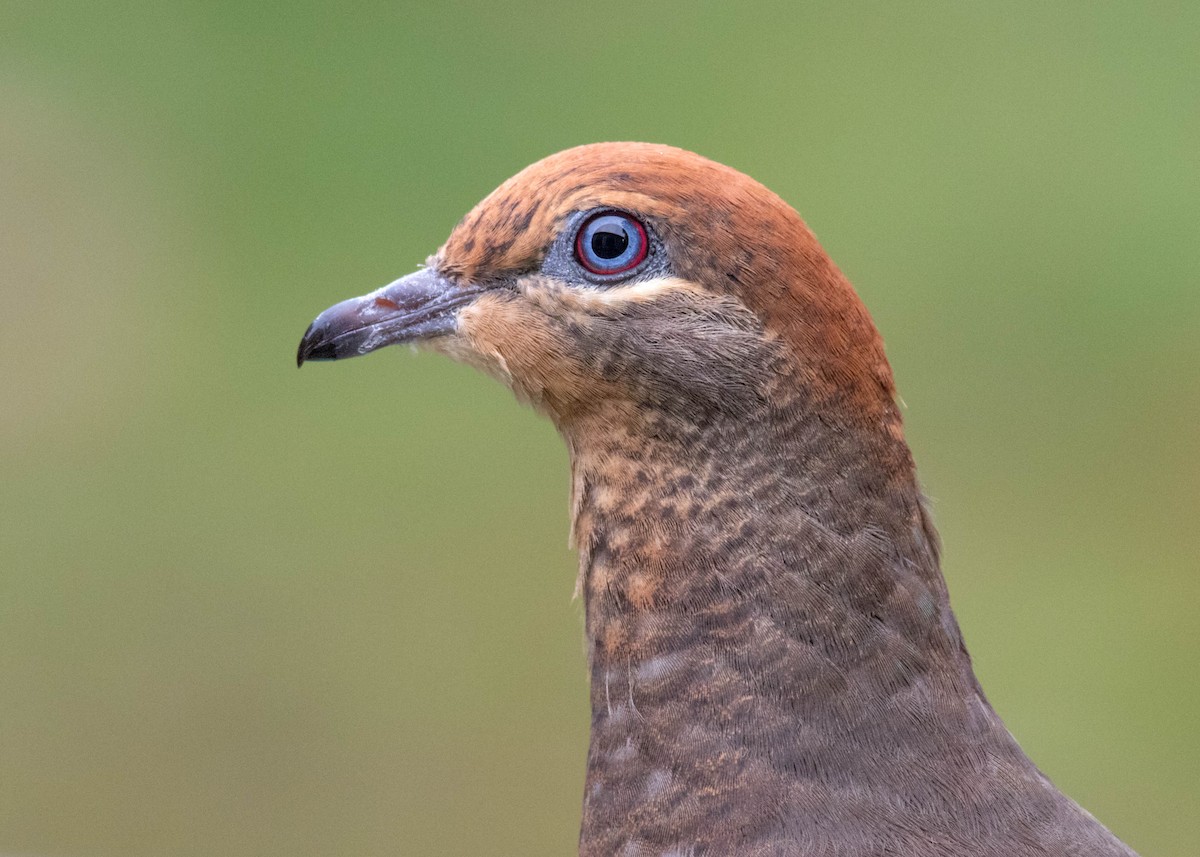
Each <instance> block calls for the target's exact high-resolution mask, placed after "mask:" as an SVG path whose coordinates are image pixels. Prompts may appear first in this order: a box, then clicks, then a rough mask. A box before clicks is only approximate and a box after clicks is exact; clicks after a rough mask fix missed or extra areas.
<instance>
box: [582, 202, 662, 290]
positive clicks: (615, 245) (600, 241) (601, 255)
mask: <svg viewBox="0 0 1200 857" xmlns="http://www.w3.org/2000/svg"><path fill="white" fill-rule="evenodd" d="M649 252H650V240H649V238H648V237H647V236H646V227H644V226H642V224H641V223H639V222H638V220H637V219H636V218H634V217H632V216H630V215H628V214H626V213H625V212H623V211H614V210H607V211H598V212H596V213H595V214H593V215H592V216H591V217H589V218H588V219H587V220H585V221H584V222H583V223H582V224H581V225H580V227H579V231H578V232H576V233H575V261H577V262H578V263H579V264H580V265H581V266H582V267H583V269H584V270H585V271H587V272H588V273H589V274H594V275H596V276H598V277H613V276H616V275H618V274H625V273H628V272H629V271H632V270H633V269H634V268H636V267H637V266H638V265H640V264H642V262H644V261H646V256H647V255H648V254H649Z"/></svg>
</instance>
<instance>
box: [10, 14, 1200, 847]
mask: <svg viewBox="0 0 1200 857" xmlns="http://www.w3.org/2000/svg"><path fill="white" fill-rule="evenodd" d="M1198 44H1200V5H1197V4H1188V3H1161V4H1157V5H1154V4H1136V3H1124V4H1106V3H1095V2H1089V3H1054V4H1046V3H1040V2H1029V3H999V4H984V3H958V2H946V3H926V4H922V5H913V4H890V3H871V4H842V3H828V4H823V5H812V4H805V5H800V4H793V3H779V4H711V5H709V4H692V3H687V4H684V3H678V4H676V3H663V4H643V3H628V2H615V1H614V2H606V3H603V4H594V5H575V4H567V3H558V2H554V3H549V2H547V3H535V2H513V3H504V4H484V3H480V4H476V5H468V4H457V3H445V4H429V5H427V6H415V5H406V4H403V3H348V4H320V3H308V2H289V3H286V4H283V3H279V4H274V5H271V4H247V3H241V2H236V3H235V2H207V3H161V2H143V3H136V2H128V3H124V2H123V3H117V2H92V3H55V2H7V3H4V4H3V6H0V266H2V267H0V278H2V279H0V288H2V293H0V366H2V367H3V368H2V369H0V851H7V852H12V853H20V854H28V855H38V857H42V856H43V855H46V856H47V857H48V856H49V855H54V856H55V857H58V855H61V857H109V855H112V857H116V855H122V857H135V855H147V857H149V855H156V857H158V855H181V856H182V855H188V856H189V857H190V855H205V857H208V855H214V857H215V855H220V857H239V855H256V857H271V855H280V857H282V855H289V857H291V855H392V854H403V855H458V854H465V853H471V854H520V855H563V854H568V853H572V851H573V849H574V847H575V840H576V836H577V829H578V828H577V825H578V818H579V808H580V799H581V792H582V775H583V765H584V754H585V742H586V735H587V724H588V711H587V704H586V677H585V670H584V656H583V645H582V642H581V640H582V633H581V625H580V617H579V613H580V609H579V606H578V605H577V604H573V603H572V601H571V590H572V584H573V579H574V572H575V560H574V557H573V556H572V554H571V553H570V552H569V551H568V549H567V547H566V534H567V525H568V520H567V517H568V516H567V462H566V455H565V452H564V450H563V449H562V447H561V446H560V444H559V442H558V439H557V438H556V437H555V435H554V433H553V431H552V429H551V428H550V426H549V425H548V424H546V423H544V422H543V421H541V420H540V419H538V418H537V417H536V416H535V415H534V414H532V413H530V412H528V411H526V410H523V409H522V408H520V407H519V406H518V405H517V404H515V403H514V402H513V401H512V400H511V398H510V396H509V394H508V393H507V392H506V391H505V390H503V389H501V388H500V387H499V386H498V385H496V384H494V383H492V382H491V381H489V380H487V379H485V378H483V377H480V376H477V375H476V374H474V373H473V372H471V371H470V370H468V369H465V368H463V367H459V366H456V365H453V364H451V363H449V362H448V361H446V360H444V359H442V358H438V357H434V356H429V355H414V354H412V353H410V352H408V351H406V350H403V349H391V350H388V351H385V352H382V353H379V354H375V355H372V356H371V357H370V358H368V359H363V360H355V361H350V362H348V363H340V364H337V365H315V366H310V367H305V369H304V371H301V372H298V371H296V368H295V365H294V362H293V361H294V352H295V346H296V344H297V341H298V339H299V337H300V335H301V334H302V333H303V332H304V329H305V327H306V325H307V324H308V322H309V321H310V320H311V319H312V317H313V316H314V315H316V313H317V312H319V311H320V310H322V309H323V308H325V307H326V306H327V305H329V304H331V303H333V302H335V301H337V300H340V299H342V298H345V297H349V296H352V295H356V294H361V293H363V292H365V291H368V290H370V289H372V288H374V287H376V286H378V285H381V284H383V283H385V282H387V281H389V280H390V279H392V278H393V277H395V276H397V275H400V274H403V273H407V272H408V271H410V270H412V269H413V268H414V267H415V266H416V264H417V263H419V262H421V261H422V260H423V259H424V258H425V256H426V254H428V253H429V252H431V251H432V250H434V249H435V248H436V247H437V246H438V245H439V243H440V242H441V240H442V239H443V238H444V237H445V235H446V234H447V233H448V231H449V229H450V228H451V227H452V226H453V224H454V223H455V222H456V221H457V219H458V218H459V217H460V216H461V215H462V214H463V213H464V212H465V211H467V209H468V208H469V207H470V206H471V205H473V204H474V203H475V202H476V201H477V200H478V199H480V198H481V197H482V196H483V195H484V194H485V193H487V192H488V191H489V190H491V189H492V187H494V186H495V185H496V184H498V183H499V182H500V181H501V180H503V179H504V178H506V177H507V176H509V175H510V174H511V173H513V172H515V171H516V170H517V169H519V168H521V167H523V166H524V165H526V164H527V163H529V162H531V161H533V160H535V159H537V158H539V157H542V156H544V155H546V154H548V153H550V152H553V151H556V150H558V149H561V148H564V147H567V146H570V145H574V144H578V143H583V142H589V141H594V140H606V139H644V140H651V141H656V142H669V143H673V144H676V145H679V146H684V147H687V148H691V149H694V150H697V151H699V152H701V153H703V154H706V155H708V156H710V157H713V158H715V159H717V160H721V161H724V162H727V163H729V164H731V165H733V166H735V167H737V168H739V169H742V170H744V171H746V172H748V173H750V174H752V175H754V176H755V177H757V178H758V179H760V180H761V181H763V182H765V183H766V184H767V185H768V186H770V187H772V188H773V189H774V190H776V191H778V192H779V193H780V194H782V195H783V196H784V197H785V198H786V199H788V200H789V201H791V202H792V203H793V204H794V205H796V206H797V208H799V209H800V211H801V212H802V213H803V214H804V216H805V217H806V218H807V219H808V221H809V223H810V224H811V225H812V226H813V228H814V229H815V230H816V232H817V233H818V234H819V235H820V236H821V238H822V240H823V241H824V242H825V244H826V246H827V248H828V249H829V251H830V252H831V254H832V255H833V257H834V258H835V259H836V260H837V261H838V262H839V264H840V265H841V266H842V267H843V268H844V269H845V270H846V271H847V272H848V274H849V275H850V277H851V279H852V280H853V281H854V282H855V283H856V284H857V286H858V288H859V291H860V292H861V294H862V295H863V297H864V298H865V300H866V301H867V303H868V305H869V306H870V308H871V310H872V312H873V313H874V316H875V318H876V320H877V322H878V324H879V326H880V327H881V328H882V330H883V332H884V335H885V338H886V340H887V342H888V347H889V354H890V356H891V358H892V361H893V363H894V366H895V369H896V372H897V376H898V380H899V384H900V388H901V390H902V393H903V395H904V399H905V401H906V403H907V420H908V431H909V436H910V439H911V442H912V445H913V447H914V449H915V453H916V456H917V460H918V462H919V465H920V468H921V473H922V476H923V479H924V482H925V485H926V487H927V490H928V491H929V493H930V494H931V495H932V497H933V498H934V501H935V511H936V515H937V520H938V522H939V524H940V527H941V530H942V533H943V536H944V539H945V542H946V555H945V571H946V575H947V577H948V579H949V583H950V588H951V592H952V595H953V599H954V604H955V606H956V608H957V611H958V614H959V617H960V620H961V622H962V625H963V627H964V629H965V632H966V636H967V641H968V644H969V645H970V647H971V649H972V651H973V653H974V656H975V660H976V663H977V666H978V671H979V673H980V675H981V678H982V680H983V683H984V685H985V687H987V689H988V691H989V694H990V696H991V699H992V700H993V702H994V703H995V705H996V706H997V708H998V709H999V711H1000V712H1001V714H1002V715H1003V716H1004V717H1005V719H1006V721H1007V722H1008V724H1009V726H1010V727H1011V728H1012V730H1013V731H1014V732H1015V733H1016V735H1017V736H1018V738H1019V739H1020V741H1021V742H1022V744H1023V745H1024V746H1025V748H1026V749H1027V750H1028V751H1029V752H1030V754H1031V755H1032V756H1033V758H1034V759H1035V760H1036V761H1038V763H1039V764H1040V765H1041V766H1042V767H1043V768H1044V770H1046V771H1047V772H1048V774H1049V775H1050V776H1051V777H1052V778H1053V779H1054V780H1055V781H1056V782H1057V783H1058V784H1059V785H1061V786H1062V787H1063V788H1065V789H1066V790H1067V791H1069V792H1070V793H1071V794H1072V795H1074V796H1075V797H1076V798H1077V799H1078V800H1079V801H1080V802H1081V803H1083V805H1084V806H1086V807H1087V808H1089V809H1090V810H1091V811H1093V812H1094V813H1095V814H1096V815H1097V816H1098V817H1100V818H1101V819H1102V820H1104V821H1105V822H1106V823H1107V824H1108V825H1109V826H1110V827H1111V828H1112V829H1113V830H1114V831H1115V832H1117V833H1118V834H1119V835H1120V836H1122V837H1124V838H1125V839H1127V840H1128V841H1129V842H1130V843H1131V844H1132V845H1134V846H1135V847H1136V848H1138V849H1139V850H1141V851H1142V852H1143V853H1144V854H1145V855H1161V857H1183V855H1190V854H1194V853H1195V849H1196V842H1197V838H1198V836H1200V829H1198V824H1200V820H1198V812H1197V808H1198V806H1200V735H1198V723H1200V719H1198V718H1197V714H1196V711H1197V708H1198V707H1200V682H1198V669H1200V659H1198V655H1200V621H1198V620H1197V604H1198V600H1200V573H1198V572H1200V559H1198V558H1200V520H1198V516H1197V512H1198V511H1200V252H1198V249H1197V248H1198V247H1200V241H1198V239H1197V224H1198V223H1200V51H1197V45H1198Z"/></svg>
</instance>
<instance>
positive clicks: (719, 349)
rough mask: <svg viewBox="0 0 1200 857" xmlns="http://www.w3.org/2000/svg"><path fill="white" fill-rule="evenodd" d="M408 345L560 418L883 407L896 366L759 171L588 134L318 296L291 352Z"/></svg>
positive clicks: (890, 406)
mask: <svg viewBox="0 0 1200 857" xmlns="http://www.w3.org/2000/svg"><path fill="white" fill-rule="evenodd" d="M403 342H409V343H419V344H420V345H422V346H425V347H429V348H431V349H434V350H437V351H441V352H443V353H445V354H448V355H450V356H452V357H454V358H455V359H458V360H461V361H464V362H466V363H469V364H471V365H474V366H477V367H479V368H481V369H483V370H485V371H487V372H488V373H490V374H492V375H494V376H496V377H497V378H499V379H501V380H502V381H503V382H504V383H506V384H507V385H508V386H509V387H511V388H512V390H513V391H514V392H515V393H516V394H517V395H518V397H519V398H521V399H523V400H525V401H528V402H529V403H531V404H533V405H534V406H535V407H537V408H539V409H540V410H543V411H545V412H546V413H547V414H549V415H550V416H551V417H552V418H553V419H554V420H555V422H556V423H558V424H559V426H560V428H563V429H565V430H569V429H570V428H571V427H572V426H574V425H577V424H579V422H580V421H581V420H584V419H585V418H586V417H587V416H588V415H594V414H596V413H600V412H611V411H612V410H613V409H616V410H626V411H630V410H632V411H636V412H639V413H647V412H663V411H666V412H670V413H673V414H676V415H682V416H683V417H684V418H686V419H708V418H712V417H713V416H715V415H719V414H722V413H729V412H738V413H744V412H745V411H747V410H750V409H754V408H756V407H758V406H760V405H761V403H762V402H763V401H767V400H770V399H772V397H774V398H776V399H778V398H779V395H780V390H786V391H790V394H789V395H801V396H802V398H803V401H804V403H805V406H806V407H813V408H819V409H821V410H822V411H823V412H824V413H827V414H828V415H829V416H830V417H832V418H835V419H840V420H845V421H853V422H861V421H864V420H865V421H867V422H869V423H872V424H874V425H880V424H891V423H892V422H893V417H894V415H895V408H894V401H893V400H894V391H893V386H892V378H891V371H890V369H889V367H888V365H887V361H886V359H885V357H884V354H883V347H882V343H881V342H880V339H879V336H878V334H877V333H876V331H875V328H874V326H873V324H872V323H871V321H870V318H869V316H868V315H867V313H866V310H865V308H864V307H863V305H862V303H861V302H860V301H859V299H858V297H857V296H856V295H855V293H854V290H853V288H852V287H851V286H850V285H849V283H848V282H847V281H846V279H845V278H844V277H843V276H842V274H841V273H840V272H839V271H838V269H837V268H836V267H835V266H834V264H833V263H832V262H831V261H830V259H829V257H828V256H827V255H826V254H825V252H824V251H823V250H822V249H821V247H820V245H819V244H818V243H817V240H816V238H815V237H814V236H813V234H812V232H810V231H809V229H808V228H807V227H806V226H805V224H804V222H803V221H802V220H801V219H800V217H799V215H797V214H796V212H795V211H794V210H793V209H792V208H791V207H790V206H788V205H787V204H786V203H785V202H784V201H783V200H782V199H780V198H779V197H778V196H776V195H775V194H774V193H772V192H771V191H769V190H768V189H767V188H765V187H764V186H762V185H761V184H759V183H758V182H756V181H754V180H753V179H751V178H749V177H748V176H745V175H743V174H742V173H740V172H737V171H736V170H733V169H731V168H729V167H726V166H723V165H721V164H718V163H715V162H713V161H710V160H707V159H705V158H702V157H700V156H699V155H695V154H693V153H691V152H687V151H683V150H681V149H676V148H672V147H669V146H660V145H651V144H643V143H600V144H594V145H587V146H580V147H578V148H574V149H569V150H566V151H564V152H560V153H558V154H555V155H552V156H550V157H548V158H546V159H544V160H542V161H539V162H537V163H535V164H533V165H532V166H530V167H528V168H526V169H525V170H523V171H521V172H520V173H518V174H517V175H515V176H513V177H512V178H510V179H509V180H508V181H506V182H505V183H504V184H502V185H501V186H500V187H499V188H497V189H496V190H495V191H494V192H493V193H491V194H490V195H489V196H488V197H487V198H485V199H484V200H483V201H482V202H481V203H479V205H477V206H476V207H475V208H474V209H473V210H472V211H471V212H470V213H469V214H467V216H466V217H464V218H463V220H462V221H461V222H460V223H459V224H458V226H457V227H456V228H455V229H454V230H453V232H452V233H451V234H450V237H449V238H448V239H447V241H446V243H445V244H444V245H443V246H442V247H441V249H440V250H438V252H437V253H436V254H435V255H433V256H432V257H430V259H429V260H428V261H427V265H426V267H424V268H423V269H421V270H418V271H417V272H416V273H413V274H409V275H408V276H405V277H402V278H400V279H398V280H396V281H395V282H393V283H391V284H390V285H387V286H384V287H383V288H381V289H378V290H377V291H375V292H372V293H370V294H368V295H365V296H363V297H359V298H353V299H351V300H348V301H343V302H342V303H340V304H337V305H336V306H333V307H331V308H330V309H328V310H326V311H325V312H324V313H322V314H321V315H320V316H319V317H318V318H317V319H316V321H314V322H313V324H312V325H311V326H310V327H309V329H308V332H307V333H306V334H305V336H304V339H303V341H302V342H301V343H300V349H299V353H298V361H299V362H300V363H303V362H305V361H307V360H331V359H340V358H344V357H351V356H356V355H360V354H366V353H367V352H370V351H374V350H376V349H377V348H380V347H383V346H385V345H392V344H396V343H403Z"/></svg>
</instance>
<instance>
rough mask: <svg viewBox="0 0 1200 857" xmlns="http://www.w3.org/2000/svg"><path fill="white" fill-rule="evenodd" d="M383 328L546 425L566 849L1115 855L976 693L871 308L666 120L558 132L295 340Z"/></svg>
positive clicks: (814, 248)
mask: <svg viewBox="0 0 1200 857" xmlns="http://www.w3.org/2000/svg"><path fill="white" fill-rule="evenodd" d="M396 343H416V344H417V345H419V346H421V347H423V348H427V349H429V350H432V351H435V352H439V353H441V354H444V355H447V356H449V357H451V358H453V359H455V360H458V361H461V362H464V363H466V364H469V365H471V366H474V367H476V368H478V369H480V370H482V371H484V372H486V373H487V374H489V375H491V376H493V377H495V378H496V379H498V380H499V381H501V382H502V383H504V384H505V385H507V386H508V387H509V388H510V389H511V390H512V391H513V392H514V393H515V394H516V397H517V398H518V399H519V400H520V401H522V402H524V403H526V404H528V405H531V406H532V407H533V408H535V409H536V410H537V411H539V412H540V413H542V414H544V415H545V416H546V417H548V418H549V419H550V420H551V421H552V422H553V423H554V425H555V426H556V428H557V429H558V432H559V434H560V435H561V436H562V438H563V439H564V441H565V443H566V446H567V449H568V452H569V458H570V468H571V500H570V504H571V505H570V508H571V521H572V523H571V541H572V545H573V546H574V547H575V548H576V549H577V551H578V554H579V559H580V564H579V576H578V581H577V585H576V589H577V594H578V595H579V596H580V597H581V598H582V601H583V607H584V610H583V613H584V626H585V632H586V639H587V662H588V670H589V677H590V701H591V730H590V741H589V747H588V754H587V770H586V778H585V782H584V795H583V808H582V822H581V830H580V838H579V853H580V855H582V856H583V857H616V855H621V857H650V855H660V856H661V857H751V855H753V857H766V855H789V856H790V855H803V857H835V856H836V857H867V855H894V857H917V855H920V857H943V855H944V857H951V855H953V857H965V855H970V857H1035V855H1043V856H1044V855H1055V857H1066V855H1078V857H1083V855H1089V857H1109V855H1133V854H1134V852H1133V851H1132V850H1131V849H1130V848H1129V847H1128V846H1127V845H1125V844H1123V843H1122V842H1121V841H1120V840H1119V839H1118V838H1116V837H1115V836H1114V835H1113V834H1112V833H1111V832H1109V830H1108V829H1107V828H1105V827H1104V826H1103V825H1102V824H1101V823H1100V822H1099V821H1097V820H1096V819H1095V818H1094V817H1093V816H1092V815H1090V814H1089V813H1088V812H1087V811H1086V810H1084V809H1082V808H1081V807H1080V806H1079V805H1078V804H1076V803H1075V802H1074V801H1073V800H1071V799H1070V798H1069V797H1067V796H1066V795H1065V794H1063V793H1062V792H1061V791H1059V790H1058V789H1057V788H1056V787H1055V786H1054V785H1053V784H1052V783H1051V781H1050V780H1049V779H1048V778H1047V777H1046V776H1045V775H1044V774H1043V773H1042V772H1041V771H1040V770H1039V769H1038V768H1037V767H1036V766H1035V764H1034V763H1033V762H1032V761H1030V759H1029V758H1028V757H1027V756H1026V755H1025V753H1024V752H1023V751H1022V750H1021V748H1020V747H1019V745H1018V744H1017V742H1016V740H1015V739H1014V738H1013V736H1012V735H1011V733H1010V732H1009V731H1008V729H1007V728H1006V727H1005V725H1004V723H1003V722H1002V721H1001V719H1000V717H999V716H998V715H997V713H996V712H995V710H994V709H993V707H992V706H991V704H990V703H989V702H988V699H987V697H986V696H985V695H984V692H983V689H982V688H981V687H980V684H979V682H978V680H977V679H976V676H975V673H974V671H973V668H972V665H971V659H970V656H969V654H968V652H967V648H966V646H965V645H964V642H963V635H962V633H961V631H960V629H959V625H958V622H957V620H956V619H955V615H954V613H953V611H952V610H951V606H950V601H949V596H948V593H947V587H946V583H945V580H944V578H943V575H942V572H941V567H940V552H941V543H940V541H939V537H938V534H937V531H936V529H935V527H934V524H933V521H932V518H931V514H930V510H929V506H928V502H927V500H926V498H925V496H924V495H923V493H922V489H921V487H920V484H919V482H918V479H917V475H916V470H915V465H914V462H913V457H912V454H911V452H910V449H909V447H908V445H907V443H906V441H905V437H904V431H903V425H902V419H901V413H900V409H899V404H898V394H897V391H896V387H895V384H894V381H893V376H892V371H891V368H890V366H889V363H888V360H887V358H886V357H885V355H884V347H883V342H882V340H881V337H880V334H879V332H878V330H877V328H876V327H875V325H874V323H873V321H872V319H871V317H870V315H869V314H868V312H867V310H866V308H865V306H864V304H863V302H862V301H861V300H860V298H859V297H858V295H857V293H856V292H855V290H854V288H853V286H852V285H851V284H850V283H849V281H848V280H847V278H846V277H845V276H844V275H843V273H842V272H841V271H840V270H839V269H838V267H837V266H836V265H835V264H834V263H833V261H832V260H831V259H830V257H829V256H828V255H827V253H826V252H825V251H824V249H823V248H822V247H821V245H820V244H819V243H818V241H817V239H816V237H815V236H814V234H813V232H812V231H811V230H810V229H809V228H808V226H807V225H806V224H805V223H804V221H803V220H802V219H801V217H800V215H799V214H797V212H796V211H795V210H794V209H793V208H792V207H791V206H789V205H788V204H787V203H786V202H785V201H784V200H783V199H781V198H780V197H779V196H777V195H776V194H775V193H773V192H772V191H770V190H768V189H767V188H766V187H765V186H763V185H762V184H760V183H758V182H757V181H755V180H754V179H752V178H750V177H749V176H747V175H745V174H743V173H741V172H739V171H737V170H734V169H733V168H731V167H727V166H724V165H722V164H719V163H717V162H715V161H712V160H709V159H706V158H704V157H702V156H700V155H697V154H694V153H692V152H688V151H685V150H682V149H678V148H674V147H670V146H665V145H658V144H650V143H596V144H590V145H584V146H579V147H576V148H572V149H567V150H565V151H562V152H559V153H557V154H554V155H551V156H549V157H547V158H545V159H543V160H541V161H538V162H536V163H534V164H533V165H531V166H529V167H527V168H525V169H524V170H522V171H521V172H519V173H517V174H516V175H515V176H513V177H512V178H510V179H508V180H507V181H505V182H504V183H503V184H501V185H500V186H499V187H498V188H497V189H496V190H495V191H493V192H492V193H491V194H490V195H488V196H487V197H486V198H484V199H483V201H482V202H480V203H479V204H478V205H477V206H476V207H475V208H474V209H473V210H471V211H470V212H469V213H468V214H467V215H466V216H465V217H464V218H463V219H462V220H461V221H460V222H459V223H458V225H457V226H456V227H455V228H454V229H453V230H452V231H451V233H450V235H449V238H448V239H447V240H446V241H445V243H444V244H443V245H442V247H441V248H440V249H439V250H438V251H437V252H436V253H435V254H434V255H432V256H431V257H429V258H428V259H427V261H426V263H425V265H424V266H423V267H420V268H418V270H417V271H416V272H415V273H411V274H409V275H407V276H404V277H401V278H400V279H398V280H396V281H395V282H393V283H391V284H389V285H386V286H384V287H382V288H380V289H377V290H376V291H374V292H371V293H370V294H367V295H365V296H363V297H357V298H352V299H350V300H346V301H342V302H341V303H338V304H336V305H334V306H332V307H330V308H329V309H328V310H326V311H325V312H323V313H321V314H320V315H319V316H318V317H317V318H316V320H315V321H314V322H313V323H312V325H310V327H309V328H308V330H307V332H306V333H305V334H304V337H303V339H302V341H301V343H300V347H299V351H298V354H297V363H298V364H302V363H304V362H306V361H313V360H337V359H342V358H347V357H353V356H357V355H362V354H366V353H368V352H371V351H374V350H376V349H378V348H381V347H383V346H387V345H392V344H396Z"/></svg>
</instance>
